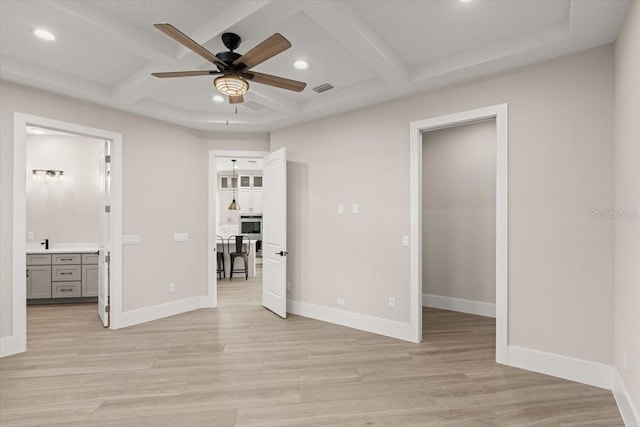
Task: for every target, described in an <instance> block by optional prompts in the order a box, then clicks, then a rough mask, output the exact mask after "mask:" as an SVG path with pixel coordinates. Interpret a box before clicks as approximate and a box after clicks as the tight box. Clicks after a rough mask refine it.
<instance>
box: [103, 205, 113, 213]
mask: <svg viewBox="0 0 640 427" xmlns="http://www.w3.org/2000/svg"><path fill="white" fill-rule="evenodd" d="M104 212H105V213H111V206H109V205H107V206H105V207H104Z"/></svg>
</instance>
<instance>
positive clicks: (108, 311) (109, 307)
mask: <svg viewBox="0 0 640 427" xmlns="http://www.w3.org/2000/svg"><path fill="white" fill-rule="evenodd" d="M104 312H105V313H110V312H111V306H110V305H105V306H104Z"/></svg>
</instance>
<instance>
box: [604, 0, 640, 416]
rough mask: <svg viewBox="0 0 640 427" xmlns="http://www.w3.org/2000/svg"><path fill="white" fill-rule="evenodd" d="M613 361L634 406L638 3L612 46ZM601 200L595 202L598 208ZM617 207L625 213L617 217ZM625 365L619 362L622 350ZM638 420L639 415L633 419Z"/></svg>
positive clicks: (639, 183) (637, 393) (639, 384)
mask: <svg viewBox="0 0 640 427" xmlns="http://www.w3.org/2000/svg"><path fill="white" fill-rule="evenodd" d="M615 65H616V76H615V77H616V86H615V112H616V116H615V150H614V152H615V204H613V205H610V206H612V208H611V210H613V211H616V210H620V211H618V212H619V215H618V216H617V217H615V219H604V220H600V221H601V222H602V221H604V222H608V223H612V224H613V223H615V309H616V311H615V339H616V350H615V365H616V368H617V369H618V372H619V373H620V376H621V377H622V380H623V381H624V383H625V385H626V388H627V390H628V392H629V395H630V397H631V400H632V402H633V404H634V405H635V408H636V411H640V310H639V308H640V77H638V76H640V4H638V2H634V4H632V5H631V7H630V8H629V11H628V12H627V16H626V20H625V23H624V25H623V27H622V30H621V32H620V35H619V37H618V40H617V41H616V49H615ZM603 207H604V208H606V206H600V208H601V209H602V208H603ZM622 213H626V214H627V215H628V214H629V213H631V216H626V217H623V216H622ZM625 352H626V354H627V360H628V369H625V368H624V353H625ZM636 416H638V412H636ZM636 422H638V423H640V418H638V419H636Z"/></svg>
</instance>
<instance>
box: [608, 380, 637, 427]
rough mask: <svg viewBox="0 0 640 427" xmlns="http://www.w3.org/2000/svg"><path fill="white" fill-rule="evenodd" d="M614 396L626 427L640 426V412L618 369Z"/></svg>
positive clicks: (614, 384)
mask: <svg viewBox="0 0 640 427" xmlns="http://www.w3.org/2000/svg"><path fill="white" fill-rule="evenodd" d="M613 397H614V398H615V399H616V404H617V405H618V409H619V410H620V415H621V416H622V420H623V421H624V425H625V426H626V427H640V413H639V412H638V408H636V407H635V405H634V404H633V399H631V395H630V394H629V391H628V390H627V387H626V386H625V385H624V382H623V381H622V377H621V376H620V372H619V371H618V370H617V369H615V371H614V374H613Z"/></svg>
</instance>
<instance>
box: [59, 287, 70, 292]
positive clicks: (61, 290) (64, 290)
mask: <svg viewBox="0 0 640 427" xmlns="http://www.w3.org/2000/svg"><path fill="white" fill-rule="evenodd" d="M58 290H59V291H60V292H73V289H72V288H69V289H64V288H61V289H58Z"/></svg>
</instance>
